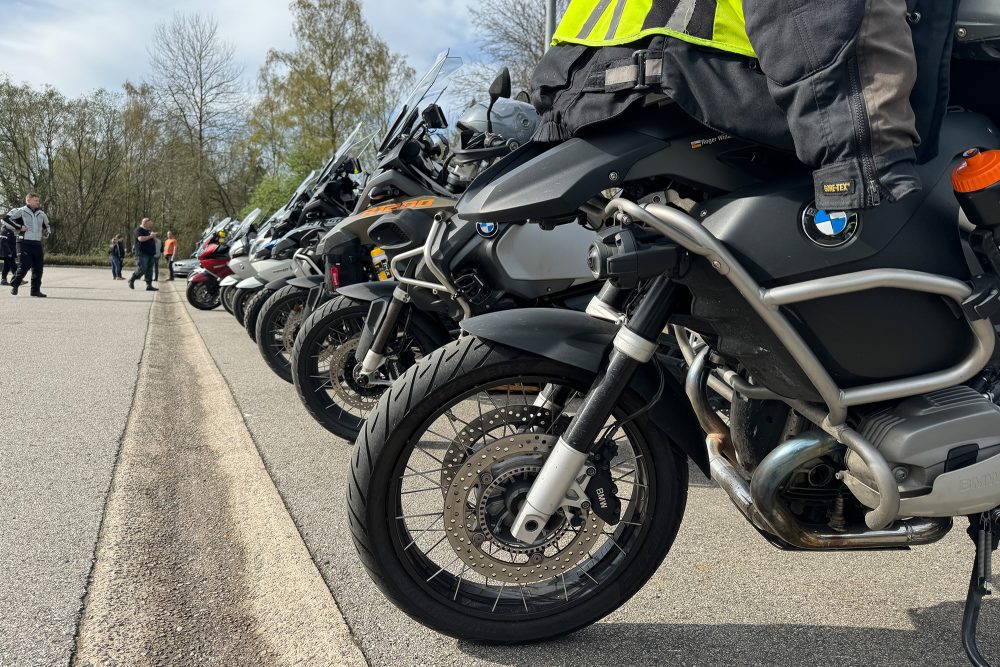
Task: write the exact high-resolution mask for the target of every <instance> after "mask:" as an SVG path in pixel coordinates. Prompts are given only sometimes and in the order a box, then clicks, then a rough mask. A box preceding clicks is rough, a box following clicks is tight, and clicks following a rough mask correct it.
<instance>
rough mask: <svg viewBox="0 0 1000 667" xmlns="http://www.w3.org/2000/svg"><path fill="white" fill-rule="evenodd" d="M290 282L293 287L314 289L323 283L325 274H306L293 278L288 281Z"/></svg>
mask: <svg viewBox="0 0 1000 667" xmlns="http://www.w3.org/2000/svg"><path fill="white" fill-rule="evenodd" d="M288 284H289V285H291V286H292V287H301V288H302V289H312V288H313V287H319V286H321V285H322V284H323V276H304V277H301V278H292V279H291V280H289V281H288Z"/></svg>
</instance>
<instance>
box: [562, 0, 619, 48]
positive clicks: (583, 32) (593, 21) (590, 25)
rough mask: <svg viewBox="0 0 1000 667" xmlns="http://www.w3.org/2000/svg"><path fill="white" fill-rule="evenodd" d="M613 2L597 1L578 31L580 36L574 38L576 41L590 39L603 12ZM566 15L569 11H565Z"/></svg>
mask: <svg viewBox="0 0 1000 667" xmlns="http://www.w3.org/2000/svg"><path fill="white" fill-rule="evenodd" d="M614 1H615V0H599V2H598V3H597V6H596V7H594V10H593V11H592V12H590V16H588V17H587V20H586V21H585V22H584V24H583V28H581V29H580V34H578V35H577V36H576V37H577V39H588V38H589V37H590V33H591V32H592V31H593V30H594V27H595V26H596V25H597V22H598V21H600V20H601V17H602V16H604V12H605V11H606V10H607V8H608V7H610V6H611V3H612V2H614ZM625 1H626V0H619V4H621V3H624V2H625ZM566 14H567V17H568V16H569V10H567V11H566Z"/></svg>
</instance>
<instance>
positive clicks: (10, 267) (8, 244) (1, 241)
mask: <svg viewBox="0 0 1000 667" xmlns="http://www.w3.org/2000/svg"><path fill="white" fill-rule="evenodd" d="M18 231H19V230H18V228H17V227H15V226H14V223H12V222H10V221H8V220H7V216H6V215H4V216H3V217H0V262H2V263H3V271H2V273H0V285H10V283H9V282H8V281H7V277H8V276H13V275H14V274H16V273H17V234H18Z"/></svg>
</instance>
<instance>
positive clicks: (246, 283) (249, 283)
mask: <svg viewBox="0 0 1000 667" xmlns="http://www.w3.org/2000/svg"><path fill="white" fill-rule="evenodd" d="M263 286H264V283H263V282H261V281H260V280H259V279H258V278H257V277H256V276H254V277H253V278H247V279H246V280H241V281H240V282H239V283H237V285H236V289H253V290H255V289H260V288H261V287H263Z"/></svg>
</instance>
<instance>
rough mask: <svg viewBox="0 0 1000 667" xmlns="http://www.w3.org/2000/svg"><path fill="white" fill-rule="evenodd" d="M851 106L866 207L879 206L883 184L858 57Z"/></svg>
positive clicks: (852, 74) (853, 69)
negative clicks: (877, 165) (875, 152)
mask: <svg viewBox="0 0 1000 667" xmlns="http://www.w3.org/2000/svg"><path fill="white" fill-rule="evenodd" d="M848 69H849V70H850V75H849V77H848V78H849V79H850V88H851V106H852V108H853V111H854V136H855V139H857V141H858V151H859V153H860V157H861V170H862V175H863V177H864V188H865V193H864V201H865V208H871V207H875V206H878V205H879V203H881V200H882V197H881V195H880V189H881V186H880V185H879V181H878V172H877V170H876V169H875V156H874V151H873V150H872V136H871V119H870V118H869V117H868V109H867V108H865V98H864V95H863V94H862V90H861V71H860V68H859V67H858V61H857V59H856V58H852V59H851V63H850V66H849V68H848Z"/></svg>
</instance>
